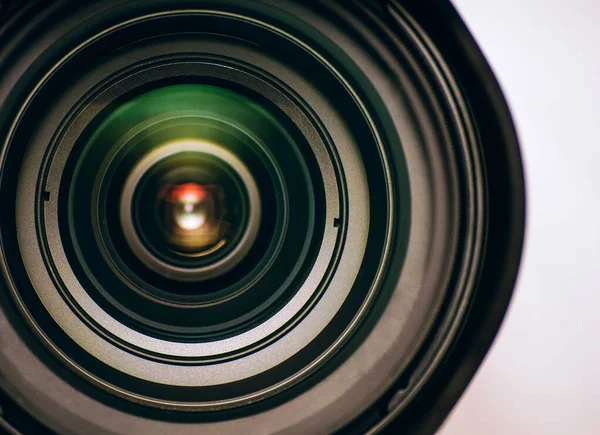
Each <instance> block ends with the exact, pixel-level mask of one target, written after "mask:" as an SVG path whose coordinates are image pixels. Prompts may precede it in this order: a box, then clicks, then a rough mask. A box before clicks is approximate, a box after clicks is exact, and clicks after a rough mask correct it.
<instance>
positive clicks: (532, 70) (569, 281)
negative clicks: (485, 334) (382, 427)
mask: <svg viewBox="0 0 600 435" xmlns="http://www.w3.org/2000/svg"><path fill="white" fill-rule="evenodd" d="M454 4H455V6H456V7H457V9H458V10H459V12H460V13H461V15H462V16H463V19H464V20H465V22H466V23H467V25H468V27H469V28H470V29H471V31H472V33H473V34H474V36H475V38H476V40H477V41H478V43H479V45H480V47H481V48H482V50H483V52H484V53H485V55H486V57H487V59H488V61H489V62H490V64H491V65H492V68H493V69H494V71H495V73H496V74H497V77H498V78H499V80H500V83H501V85H502V87H503V90H504V92H505V95H506V97H507V99H508V102H509V104H510V106H511V109H512V112H513V116H514V118H515V121H516V124H517V129H518V133H519V137H520V140H521V147H522V153H523V157H524V164H525V172H526V182H527V194H528V197H527V199H528V222H527V234H526V246H525V255H524V260H523V263H522V268H521V272H520V276H519V280H518V283H517V287H516V293H515V296H514V298H513V301H512V303H511V307H510V309H509V312H508V316H507V317H506V319H505V322H504V324H503V327H502V329H501V331H500V334H499V336H498V337H497V339H496V342H495V344H494V346H493V347H492V350H491V352H490V353H489V354H488V356H487V357H486V359H485V361H484V363H483V365H482V366H481V367H480V369H479V371H478V373H477V375H476V376H475V378H474V379H473V381H472V382H471V384H470V386H469V388H468V389H467V392H466V393H465V395H464V396H463V397H462V398H461V400H460V401H459V403H458V406H457V407H456V408H455V409H454V410H453V412H452V414H451V415H450V417H449V418H448V420H447V421H446V423H445V424H444V426H443V427H442V429H441V430H440V431H439V434H441V435H471V434H477V435H480V434H481V435H498V434H502V435H505V434H509V435H513V434H527V435H537V434H540V435H554V434H561V435H562V434H569V435H570V434H573V435H588V434H589V435H600V278H599V275H600V255H599V250H600V247H599V246H600V1H594V0H570V1H569V0H560V1H559V0H454Z"/></svg>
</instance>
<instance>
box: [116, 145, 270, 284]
mask: <svg viewBox="0 0 600 435" xmlns="http://www.w3.org/2000/svg"><path fill="white" fill-rule="evenodd" d="M184 152H195V153H202V154H208V155H210V156H213V157H216V158H218V159H220V160H222V161H223V162H225V163H226V164H227V165H229V166H230V167H231V168H233V170H234V171H235V172H236V173H237V174H238V175H239V177H240V178H241V180H242V182H243V183H244V187H245V189H246V192H247V194H248V200H249V209H250V213H249V219H248V223H247V226H246V230H245V231H244V234H243V235H242V238H241V240H240V241H239V243H238V244H237V246H236V247H235V248H234V249H233V250H232V251H231V252H230V253H229V254H228V255H227V256H226V257H225V258H222V259H220V260H218V261H217V262H215V263H213V264H210V265H207V266H204V267H198V268H184V267H177V266H174V265H172V264H169V263H166V262H165V261H162V260H161V259H159V258H157V257H156V256H154V255H153V254H152V253H151V252H150V251H149V250H148V249H147V248H146V246H144V244H143V243H142V241H141V239H140V238H139V236H138V235H137V230H136V228H135V224H134V221H133V213H132V212H131V204H132V202H133V197H134V192H135V189H136V187H137V185H138V183H139V181H140V180H141V178H142V177H143V176H144V174H145V173H146V172H147V171H148V170H149V169H150V168H151V167H152V166H154V165H155V164H157V163H158V162H160V161H161V160H163V159H166V158H168V157H171V156H173V155H176V154H179V153H184ZM260 210H261V200H260V194H259V192H258V186H257V185H256V182H255V181H254V177H253V176H252V174H251V173H250V171H249V170H248V168H247V167H246V165H244V163H243V162H242V161H241V160H240V159H238V158H237V157H236V156H235V155H234V154H233V153H231V152H229V151H227V150H226V149H224V148H223V147H220V146H218V145H216V144H212V143H209V142H205V141H200V140H194V139H187V140H178V141H175V142H172V143H168V144H165V145H163V146H161V147H159V148H157V149H155V150H153V151H151V152H150V153H149V154H147V155H146V156H145V157H144V158H143V159H142V160H140V161H139V162H138V163H137V165H136V166H135V167H134V168H133V170H132V171H131V174H130V175H129V177H128V178H127V180H126V182H125V186H124V187H123V195H122V196H121V201H120V217H121V225H122V226H123V230H124V234H125V238H126V239H127V242H128V244H129V246H130V247H131V249H132V250H133V252H134V253H135V254H136V255H137V256H138V258H139V259H140V260H141V261H142V262H143V263H144V264H145V265H146V266H148V267H149V268H150V269H153V270H155V271H156V272H158V273H167V274H168V275H169V277H170V278H174V279H180V280H182V281H202V280H205V279H208V278H213V277H215V276H218V275H220V274H222V273H225V272H227V271H228V270H231V269H232V268H233V267H235V266H236V265H237V264H238V263H239V262H240V261H241V260H242V259H243V258H244V257H245V256H246V254H247V253H248V251H249V250H250V248H251V247H252V244H253V242H254V240H256V236H257V234H258V230H259V228H260Z"/></svg>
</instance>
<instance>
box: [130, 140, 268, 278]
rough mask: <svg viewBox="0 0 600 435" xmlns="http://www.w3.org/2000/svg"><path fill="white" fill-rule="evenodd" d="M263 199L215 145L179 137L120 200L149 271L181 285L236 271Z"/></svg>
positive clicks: (152, 156) (137, 174) (138, 170)
mask: <svg viewBox="0 0 600 435" xmlns="http://www.w3.org/2000/svg"><path fill="white" fill-rule="evenodd" d="M260 214H261V201H260V195H259V191H258V186H257V184H256V182H255V181H254V178H253V177H252V174H251V173H250V171H249V170H248V168H247V167H246V166H245V165H244V163H242V161H241V160H239V159H238V158H237V157H236V156H235V155H234V154H232V153H231V152H229V151H227V150H226V149H225V148H223V147H220V146H218V145H215V144H212V143H209V142H203V141H200V140H193V139H182V140H179V141H175V142H172V143H168V144H165V145H161V146H158V147H157V148H155V149H153V150H152V151H151V152H149V153H148V154H147V155H146V156H144V157H143V158H142V159H141V160H140V161H139V163H138V164H137V165H136V166H135V167H134V168H133V170H132V171H131V173H130V175H129V176H128V178H127V180H126V181H125V186H124V188H123V194H122V196H121V202H120V218H121V225H122V227H123V232H124V234H125V238H126V239H127V243H128V244H129V247H130V248H131V249H132V251H133V252H134V253H135V254H136V255H137V257H138V258H139V259H140V260H141V261H142V262H143V263H144V264H145V265H146V266H148V267H149V268H150V269H152V270H154V271H155V272H158V273H160V274H162V275H165V276H167V277H169V278H173V279H181V280H186V281H191V280H196V281H199V280H203V279H208V278H214V277H215V276H218V275H220V274H222V273H225V272H227V271H228V270H230V269H231V268H233V267H234V266H236V265H237V264H238V263H239V262H240V261H242V259H243V258H244V257H245V256H246V254H247V253H248V251H249V250H250V248H251V247H252V244H253V243H254V241H255V240H256V236H257V234H258V230H259V227H260Z"/></svg>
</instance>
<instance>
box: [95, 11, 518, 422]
mask: <svg viewBox="0 0 600 435" xmlns="http://www.w3.org/2000/svg"><path fill="white" fill-rule="evenodd" d="M285 6H290V7H292V6H293V5H292V4H291V3H286V5H285ZM325 9H327V8H325ZM291 10H294V11H295V12H298V10H296V9H293V7H292V8H291ZM361 11H362V12H365V10H363V9H361ZM366 11H367V12H368V11H369V10H368V9H366ZM300 12H302V10H300ZM338 12H339V11H338ZM371 12H372V11H371ZM340 15H343V16H345V18H347V19H348V20H350V21H351V18H352V16H351V15H350V10H349V11H347V14H340ZM349 15H350V16H349ZM296 16H299V15H298V14H297V15H296ZM306 17H310V18H311V19H313V22H317V23H320V25H319V29H320V30H321V31H323V32H324V33H326V34H328V35H329V36H330V37H332V38H333V39H335V38H334V37H333V36H332V35H335V32H337V31H338V30H339V29H338V28H335V27H332V28H330V29H328V28H327V27H323V26H322V24H323V22H321V21H319V17H318V16H314V15H313V16H311V15H310V14H306V15H305V16H303V18H306ZM338 18H339V17H338ZM307 19H308V18H307ZM355 23H356V22H355ZM403 24H404V25H406V28H404V29H403V31H406V32H407V33H409V34H412V33H411V32H412V31H413V29H414V25H413V23H410V22H409V23H408V24H407V23H406V22H403ZM330 27H331V26H330ZM359 27H360V26H356V28H357V29H359ZM360 31H361V32H363V31H364V29H362V28H360ZM335 36H337V37H340V35H339V34H337V35H335ZM340 38H341V37H340ZM342 39H343V38H342ZM339 40H341V39H338V41H339ZM346 42H347V41H346ZM379 48H381V47H379ZM384 57H385V56H384ZM434 57H435V56H434ZM436 60H439V59H437V58H436ZM428 66H431V65H428ZM484 112H485V111H484ZM485 113H487V112H485ZM506 113H507V112H506ZM481 116H483V115H481ZM490 119H491V121H490V122H491V124H494V122H495V121H494V120H493V117H491V118H488V121H489V120H490ZM509 124H510V123H509ZM486 125H487V124H486ZM488 127H489V125H488ZM508 133H510V131H509V132H508ZM511 137H512V136H511V135H510V134H508V139H510V138H511ZM508 139H507V140H506V142H502V144H501V147H503V146H506V147H507V148H509V149H512V148H511V146H513V145H514V147H513V148H514V149H516V140H515V142H514V143H511V141H510V140H508ZM513 151H514V150H513ZM511 155H513V156H514V154H511ZM517 160H518V159H517ZM510 163H511V165H512V166H511V168H512V169H514V168H515V166H514V159H513V160H511V161H510ZM496 165H497V166H502V164H499V163H496ZM502 168H504V166H502ZM516 168H517V169H516V172H510V176H511V177H515V178H511V180H513V181H515V179H516V182H517V183H518V181H519V177H518V175H519V174H520V172H519V169H520V165H518V164H517V165H516ZM498 171H499V172H502V169H498V168H497V169H496V172H495V173H498ZM521 175H522V174H521ZM520 180H521V181H522V178H521V179H520ZM517 196H518V192H517ZM518 199H519V198H517V200H518ZM521 199H522V197H521ZM517 202H518V204H522V202H519V201H517ZM508 205H509V207H508V208H507V209H508V210H511V211H514V210H515V209H517V210H516V212H515V215H514V217H515V218H516V219H517V224H516V225H515V226H514V227H513V226H510V225H509V227H510V231H513V230H515V232H514V233H511V234H512V236H514V237H511V241H512V242H514V241H515V240H516V242H517V243H516V244H517V245H519V243H518V241H519V240H522V233H519V231H518V229H519V225H518V224H519V223H522V222H521V221H519V219H518V218H519V208H518V206H516V207H515V208H514V209H513V208H512V207H510V204H508ZM521 211H522V209H521ZM502 216H504V214H503V215H502ZM509 222H510V221H509V220H507V221H506V222H504V223H505V224H507V223H509ZM515 228H516V229H515ZM496 230H498V227H496ZM507 231H508V230H507V229H506V228H502V230H501V231H496V232H492V233H491V234H492V235H493V237H496V238H498V237H500V238H503V235H504V234H505V233H506V232H507ZM510 231H509V232H510ZM500 233H501V234H502V235H501V236H499V234H500ZM510 246H511V247H512V248H514V246H515V243H511V245H510ZM519 250H520V248H517V252H518V251H519ZM502 252H505V251H502ZM514 252H515V251H514V249H513V253H514ZM501 256H502V255H500V257H501ZM516 257H517V258H516V263H518V255H517V256H516ZM508 263H510V264H509V265H508V266H507V267H508V269H507V270H514V268H513V269H511V268H510V265H514V264H515V258H514V257H513V259H512V260H510V261H508V260H507V262H506V263H502V264H504V265H507V264H508ZM515 273H516V271H515ZM508 275H511V273H510V272H509V273H508ZM511 278H514V275H511V276H509V277H508V278H507V280H508V283H507V281H502V285H501V287H502V288H503V289H504V291H503V292H497V290H499V287H498V286H500V284H493V281H488V282H487V284H489V285H490V287H491V288H492V289H494V295H496V296H497V297H498V300H499V302H500V303H501V305H502V301H506V300H507V299H506V294H507V293H508V295H509V296H510V289H508V287H509V285H511ZM507 289H508V290H507ZM495 318H496V319H497V317H495ZM476 329H477V328H476ZM449 340H450V339H449ZM411 385H412V386H414V384H412V381H411ZM334 386H335V385H332V384H329V387H330V388H331V387H334ZM395 397H397V396H396V395H395V394H394V398H395ZM294 402H295V404H296V405H298V406H299V405H300V403H299V402H300V401H299V400H295V401H294ZM288 403H291V402H288ZM303 404H304V405H305V406H306V405H308V406H307V407H306V408H304V409H308V408H310V403H307V402H303ZM86 405H87V406H93V405H92V404H90V403H89V402H86ZM385 405H387V403H385V404H384V407H383V408H382V409H385V408H386V407H385ZM389 405H390V406H391V405H392V403H391V402H390V404H389ZM282 408H283V407H282ZM284 408H285V409H287V410H290V407H288V406H284ZM295 409H296V410H297V411H298V410H301V409H303V408H302V407H298V408H295ZM333 414H335V413H333ZM288 415H294V413H293V412H291V413H289V412H288ZM263 417H265V418H267V417H268V418H270V419H271V420H270V421H272V422H275V421H276V418H277V417H276V415H274V414H273V413H269V414H268V415H266V414H263ZM323 417H325V418H324V419H323V420H321V421H325V419H326V418H327V417H328V416H326V415H323ZM336 417H339V418H340V420H341V419H343V418H344V417H345V416H341V415H338V416H336ZM120 418H121V421H123V420H125V419H128V418H129V417H126V416H124V415H120ZM136 421H137V422H138V423H139V424H140V425H143V424H144V421H145V420H143V419H137V420H136ZM255 421H256V420H255ZM249 422H250V419H244V423H245V424H246V428H249V427H250V426H249V425H248V424H249ZM296 422H297V420H296V421H294V422H288V423H289V424H290V425H292V427H295V428H299V427H300V426H299V424H300V423H298V426H293V425H295V424H296ZM307 424H308V423H307ZM159 426H160V428H161V430H162V429H164V428H165V427H166V425H164V424H161V425H159V424H156V425H155V427H156V430H159V429H158V427H159ZM137 427H141V426H137ZM223 427H224V426H222V428H223ZM228 427H229V428H230V429H231V428H232V426H228ZM287 427H288V428H289V427H290V426H287ZM307 427H308V428H309V430H310V427H311V426H303V428H304V429H306V428H307ZM146 429H147V430H148V431H151V430H152V429H151V426H144V430H146ZM147 433H150V432H147Z"/></svg>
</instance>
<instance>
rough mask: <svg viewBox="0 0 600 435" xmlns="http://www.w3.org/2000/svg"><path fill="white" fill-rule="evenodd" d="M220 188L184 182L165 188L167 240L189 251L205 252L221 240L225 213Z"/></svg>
mask: <svg viewBox="0 0 600 435" xmlns="http://www.w3.org/2000/svg"><path fill="white" fill-rule="evenodd" d="M223 196H224V195H223V190H222V188H221V187H220V186H212V185H211V186H203V185H199V184H196V183H184V184H179V185H169V186H166V187H165V188H164V189H163V190H162V192H161V195H160V197H161V199H163V200H165V224H166V225H165V226H164V228H165V229H166V232H167V237H168V239H169V241H170V242H171V243H173V244H175V245H179V246H181V247H183V248H186V249H189V250H195V251H199V250H205V249H209V248H211V247H213V246H214V245H216V244H218V243H219V242H220V241H221V239H222V229H223V228H222V225H221V223H222V219H223V214H224V210H223V207H222V204H223V199H224V198H223Z"/></svg>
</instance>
